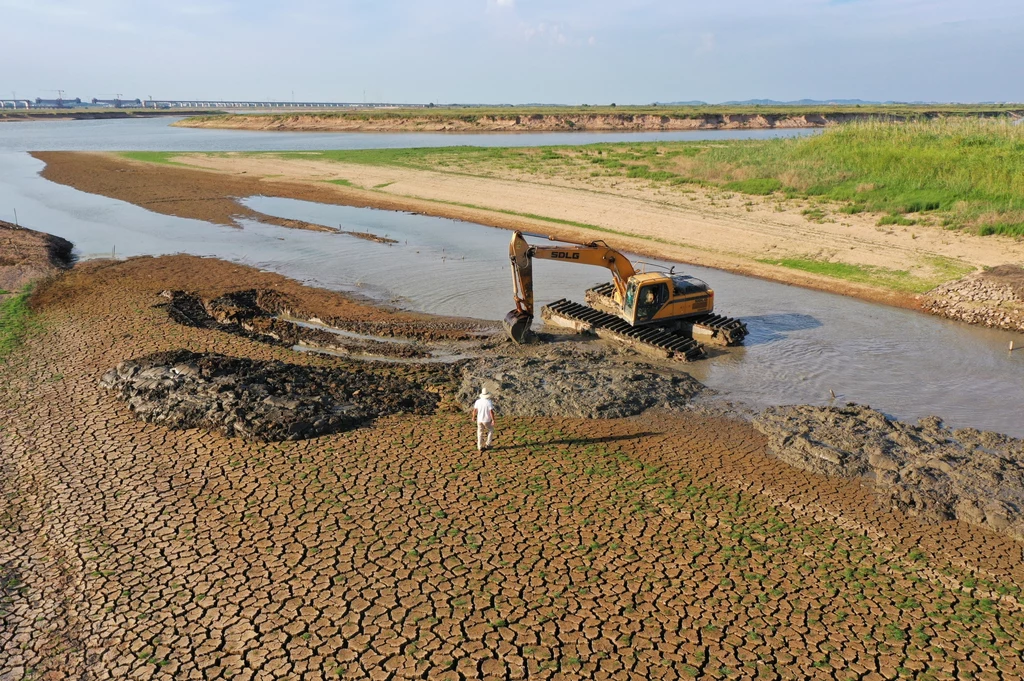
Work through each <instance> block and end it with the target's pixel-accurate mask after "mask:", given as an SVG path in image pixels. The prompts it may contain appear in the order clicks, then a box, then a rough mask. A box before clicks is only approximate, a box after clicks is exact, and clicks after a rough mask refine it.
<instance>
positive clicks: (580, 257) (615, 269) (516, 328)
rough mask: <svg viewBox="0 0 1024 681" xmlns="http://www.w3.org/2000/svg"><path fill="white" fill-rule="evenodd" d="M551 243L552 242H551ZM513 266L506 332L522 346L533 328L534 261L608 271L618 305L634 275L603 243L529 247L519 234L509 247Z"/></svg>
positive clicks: (624, 261) (614, 251)
mask: <svg viewBox="0 0 1024 681" xmlns="http://www.w3.org/2000/svg"><path fill="white" fill-rule="evenodd" d="M552 240H553V239H552ZM508 253H509V260H510V261H511V263H512V296H513V298H514V299H515V303H516V309H514V310H512V311H511V312H509V313H508V314H507V315H505V331H506V332H507V333H508V336H509V338H511V339H512V340H513V341H515V342H517V343H524V342H526V339H527V337H528V335H529V331H530V325H531V324H533V307H534V306H533V259H534V258H541V259H544V260H556V261H558V262H567V263H578V264H581V265H598V266H600V267H605V268H607V269H609V270H611V273H612V280H613V282H614V285H615V294H616V300H617V301H618V302H619V303H620V304H621V302H622V300H623V298H624V297H625V295H626V282H627V281H629V278H630V277H632V276H633V274H634V273H635V271H634V270H633V265H632V264H630V262H629V259H628V258H626V257H625V256H624V255H622V254H621V253H619V252H618V251H616V250H615V249H613V248H611V247H610V246H609V245H608V244H606V243H605V242H604V241H592V242H590V243H587V244H572V243H569V244H566V245H562V246H531V245H530V244H528V243H527V242H526V239H525V238H523V235H522V233H521V232H516V233H515V234H513V235H512V241H511V242H510V243H509V246H508Z"/></svg>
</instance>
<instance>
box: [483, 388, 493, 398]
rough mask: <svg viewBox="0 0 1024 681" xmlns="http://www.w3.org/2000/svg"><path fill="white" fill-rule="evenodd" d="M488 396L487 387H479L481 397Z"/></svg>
mask: <svg viewBox="0 0 1024 681" xmlns="http://www.w3.org/2000/svg"><path fill="white" fill-rule="evenodd" d="M490 396H491V394H490V393H489V392H487V388H481V389H480V397H482V398H484V399H485V400H486V399H487V398H488V397H490Z"/></svg>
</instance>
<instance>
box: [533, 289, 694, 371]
mask: <svg viewBox="0 0 1024 681" xmlns="http://www.w3.org/2000/svg"><path fill="white" fill-rule="evenodd" d="M544 309H545V310H549V311H550V312H552V313H555V314H558V315H561V316H563V317H568V318H570V319H573V320H576V321H579V322H585V323H587V324H590V325H591V326H592V327H593V328H595V329H607V330H609V331H612V332H613V333H615V334H618V335H619V336H625V337H626V338H628V339H629V340H630V341H632V342H633V343H639V344H644V345H648V346H650V347H653V348H657V349H658V350H660V351H662V352H664V353H665V354H666V355H667V356H668V357H670V358H672V359H680V360H682V361H684V362H692V361H694V360H698V359H700V358H702V357H703V356H704V346H703V345H701V344H700V343H698V342H697V341H695V340H693V339H692V338H689V337H687V336H684V335H682V334H680V333H675V332H672V331H667V330H665V329H662V328H658V327H656V326H639V327H637V326H630V325H629V324H628V323H626V322H625V321H623V320H622V319H619V318H618V317H615V316H612V315H610V314H608V313H606V312H601V311H599V310H595V309H594V308H592V307H587V306H586V305H580V304H579V303H574V302H572V301H571V300H566V299H565V298H562V299H561V300H556V301H555V302H553V303H551V304H550V305H545V306H544Z"/></svg>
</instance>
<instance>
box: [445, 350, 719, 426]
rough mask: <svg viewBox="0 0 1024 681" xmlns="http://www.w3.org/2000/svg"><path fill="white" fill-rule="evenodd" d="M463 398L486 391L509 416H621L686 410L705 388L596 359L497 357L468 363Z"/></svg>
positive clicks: (639, 367)
mask: <svg viewBox="0 0 1024 681" xmlns="http://www.w3.org/2000/svg"><path fill="white" fill-rule="evenodd" d="M462 372H463V373H462V386H461V388H460V390H459V395H458V399H459V400H460V401H461V402H462V403H463V404H464V405H467V406H468V405H471V404H472V403H473V401H474V400H476V398H477V396H478V395H479V394H480V388H481V387H486V388H487V390H488V391H489V392H490V393H491V394H493V395H494V398H493V399H494V404H495V407H496V409H497V410H498V413H499V414H501V415H506V416H563V417H571V418H592V419H593V418H621V417H624V416H634V415H636V414H639V413H641V412H644V411H646V410H647V409H652V408H663V409H671V410H676V411H679V410H682V409H686V408H687V406H688V405H689V402H690V400H691V399H692V398H693V397H694V396H695V395H696V394H697V393H699V392H701V391H702V390H705V388H704V386H703V385H702V384H701V383H699V382H698V381H696V380H694V379H693V378H691V377H689V376H687V375H686V374H680V373H675V372H671V371H667V370H665V371H663V370H658V369H655V368H652V367H650V366H647V365H641V364H632V363H613V362H610V361H600V360H597V359H596V358H577V357H567V358H557V359H538V358H495V359H485V360H480V361H476V362H471V363H468V364H467V365H466V366H465V367H463V370H462Z"/></svg>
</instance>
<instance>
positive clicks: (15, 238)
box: [0, 220, 74, 291]
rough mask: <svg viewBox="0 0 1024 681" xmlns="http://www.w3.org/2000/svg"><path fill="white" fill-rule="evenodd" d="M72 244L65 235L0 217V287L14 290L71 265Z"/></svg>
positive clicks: (0, 288)
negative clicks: (37, 229)
mask: <svg viewBox="0 0 1024 681" xmlns="http://www.w3.org/2000/svg"><path fill="white" fill-rule="evenodd" d="M73 248H74V245H73V244H72V243H71V242H70V241H68V240H67V239H62V238H60V237H59V236H53V235H52V234H46V233H45V232H36V231H34V230H31V229H25V228H24V227H19V226H17V225H13V224H11V223H10V222H4V221H3V220H0V290H3V291H17V290H19V289H21V288H22V287H23V286H24V285H25V284H27V283H29V282H31V281H34V280H36V279H41V278H43V277H48V276H50V275H53V274H56V273H57V272H59V271H60V270H63V269H67V268H69V267H71V264H72V257H71V250H72V249H73Z"/></svg>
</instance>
